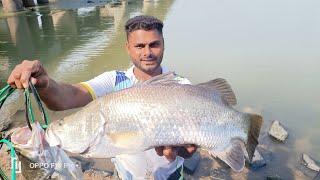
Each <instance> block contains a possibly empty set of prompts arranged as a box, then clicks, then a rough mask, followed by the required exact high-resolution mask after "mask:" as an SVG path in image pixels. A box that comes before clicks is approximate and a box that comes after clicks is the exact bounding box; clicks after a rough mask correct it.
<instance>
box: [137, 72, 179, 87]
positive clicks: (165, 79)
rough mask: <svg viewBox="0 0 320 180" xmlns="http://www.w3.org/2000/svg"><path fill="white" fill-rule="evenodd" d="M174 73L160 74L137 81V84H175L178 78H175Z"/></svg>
mask: <svg viewBox="0 0 320 180" xmlns="http://www.w3.org/2000/svg"><path fill="white" fill-rule="evenodd" d="M176 77H177V76H176V74H175V73H174V72H168V73H164V74H160V75H158V76H155V77H152V78H151V79H148V80H146V81H142V82H139V83H138V84H137V85H152V84H171V83H175V84H177V83H178V82H179V80H177V79H176Z"/></svg>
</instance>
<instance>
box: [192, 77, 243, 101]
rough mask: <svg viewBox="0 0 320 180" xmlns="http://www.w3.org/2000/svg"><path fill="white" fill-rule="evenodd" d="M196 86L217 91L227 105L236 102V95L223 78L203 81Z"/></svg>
mask: <svg viewBox="0 0 320 180" xmlns="http://www.w3.org/2000/svg"><path fill="white" fill-rule="evenodd" d="M197 86H198V87H202V88H205V89H208V90H210V91H218V92H219V93H220V94H221V96H222V99H223V100H224V101H225V102H226V103H227V104H228V105H236V104H237V99H236V96H235V94H234V92H233V91H232V88H231V86H230V85H229V84H228V82H227V81H226V80H225V79H222V78H218V79H214V80H211V81H208V82H205V83H200V84H198V85H197Z"/></svg>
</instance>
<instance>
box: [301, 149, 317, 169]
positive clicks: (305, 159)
mask: <svg viewBox="0 0 320 180" xmlns="http://www.w3.org/2000/svg"><path fill="white" fill-rule="evenodd" d="M302 160H303V162H304V165H305V166H307V167H308V168H309V169H311V170H313V171H320V166H318V165H317V164H316V162H315V161H314V160H313V159H312V158H311V157H310V156H309V155H307V154H305V153H303V154H302Z"/></svg>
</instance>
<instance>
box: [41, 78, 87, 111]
mask: <svg viewBox="0 0 320 180" xmlns="http://www.w3.org/2000/svg"><path fill="white" fill-rule="evenodd" d="M80 86H81V85H72V84H66V83H58V82H56V81H54V80H53V79H50V80H49V86H48V87H47V88H43V89H38V92H39V94H40V97H41V100H42V101H43V102H44V103H45V104H46V105H47V107H48V108H49V109H51V110H55V111H62V110H67V109H72V108H76V107H82V106H85V105H86V104H88V103H89V102H90V101H91V100H92V99H91V97H90V96H89V95H88V93H87V92H86V90H85V89H84V88H82V87H80Z"/></svg>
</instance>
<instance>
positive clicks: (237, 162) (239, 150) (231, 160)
mask: <svg viewBox="0 0 320 180" xmlns="http://www.w3.org/2000/svg"><path fill="white" fill-rule="evenodd" d="M241 143H242V144H243V142H242V141H241V140H238V139H237V140H232V142H231V146H229V147H228V148H227V149H226V150H225V151H223V152H218V153H217V152H216V153H213V154H214V156H216V157H218V158H219V159H221V160H222V161H223V162H225V163H226V164H228V165H229V166H230V167H231V168H232V170H234V171H236V172H240V171H242V170H243V168H244V163H245V158H244V151H243V147H242V144H241ZM243 145H244V144H243Z"/></svg>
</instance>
